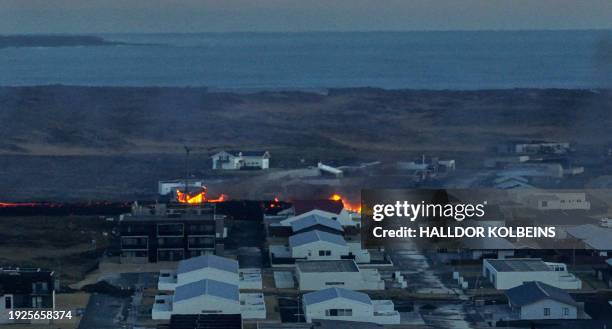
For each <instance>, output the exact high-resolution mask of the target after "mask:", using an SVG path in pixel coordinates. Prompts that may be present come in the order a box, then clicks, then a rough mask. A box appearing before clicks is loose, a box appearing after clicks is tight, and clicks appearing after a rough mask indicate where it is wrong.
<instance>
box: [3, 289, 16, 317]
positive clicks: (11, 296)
mask: <svg viewBox="0 0 612 329" xmlns="http://www.w3.org/2000/svg"><path fill="white" fill-rule="evenodd" d="M6 297H10V298H11V308H8V309H7V308H5V298H6ZM13 304H15V301H14V300H13V295H0V323H12V322H13V320H9V313H8V312H9V311H11V310H12V309H13V307H14V305H13Z"/></svg>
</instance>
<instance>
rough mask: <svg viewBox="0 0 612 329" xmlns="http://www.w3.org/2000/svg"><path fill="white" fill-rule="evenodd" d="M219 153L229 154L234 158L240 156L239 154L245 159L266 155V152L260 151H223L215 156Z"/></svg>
mask: <svg viewBox="0 0 612 329" xmlns="http://www.w3.org/2000/svg"><path fill="white" fill-rule="evenodd" d="M221 152H226V153H229V154H231V155H233V156H235V157H237V156H240V153H242V156H245V157H261V156H264V155H266V153H268V151H261V150H256V151H242V150H223V151H219V152H217V153H215V154H219V153H221Z"/></svg>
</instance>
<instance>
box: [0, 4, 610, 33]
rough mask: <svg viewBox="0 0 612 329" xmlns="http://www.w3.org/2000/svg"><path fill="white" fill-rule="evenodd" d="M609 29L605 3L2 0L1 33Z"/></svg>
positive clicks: (0, 12)
mask: <svg viewBox="0 0 612 329" xmlns="http://www.w3.org/2000/svg"><path fill="white" fill-rule="evenodd" d="M610 28H612V1H611V0H0V34H22V33H74V34H78V33H122V32H132V33H135V32H147V33H158V32H232V31H254V32H261V31H270V32H294V31H380V30H390V31H413V30H533V29H537V30H539V29H610Z"/></svg>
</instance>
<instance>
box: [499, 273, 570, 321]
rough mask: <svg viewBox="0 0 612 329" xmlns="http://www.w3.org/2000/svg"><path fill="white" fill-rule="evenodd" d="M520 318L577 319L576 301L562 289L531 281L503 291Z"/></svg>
mask: <svg viewBox="0 0 612 329" xmlns="http://www.w3.org/2000/svg"><path fill="white" fill-rule="evenodd" d="M505 295H506V297H507V298H508V304H509V306H510V308H511V310H512V312H513V313H514V315H516V316H517V318H518V319H520V320H544V319H574V320H575V319H577V318H578V303H576V301H575V300H574V299H573V298H572V297H571V296H570V295H569V294H568V293H567V292H566V291H564V290H563V289H559V288H557V287H553V286H551V285H548V284H546V283H543V282H538V281H531V282H526V283H524V284H522V285H520V286H517V287H514V288H512V289H509V290H507V291H506V292H505Z"/></svg>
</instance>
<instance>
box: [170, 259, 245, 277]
mask: <svg viewBox="0 0 612 329" xmlns="http://www.w3.org/2000/svg"><path fill="white" fill-rule="evenodd" d="M209 267H210V268H214V269H218V270H221V271H226V272H230V273H238V262H237V261H235V260H233V259H229V258H225V257H219V256H215V255H205V256H198V257H193V258H189V259H185V260H182V261H180V262H179V264H178V268H177V271H176V272H177V273H178V274H182V273H187V272H192V271H197V270H199V269H203V268H209Z"/></svg>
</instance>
